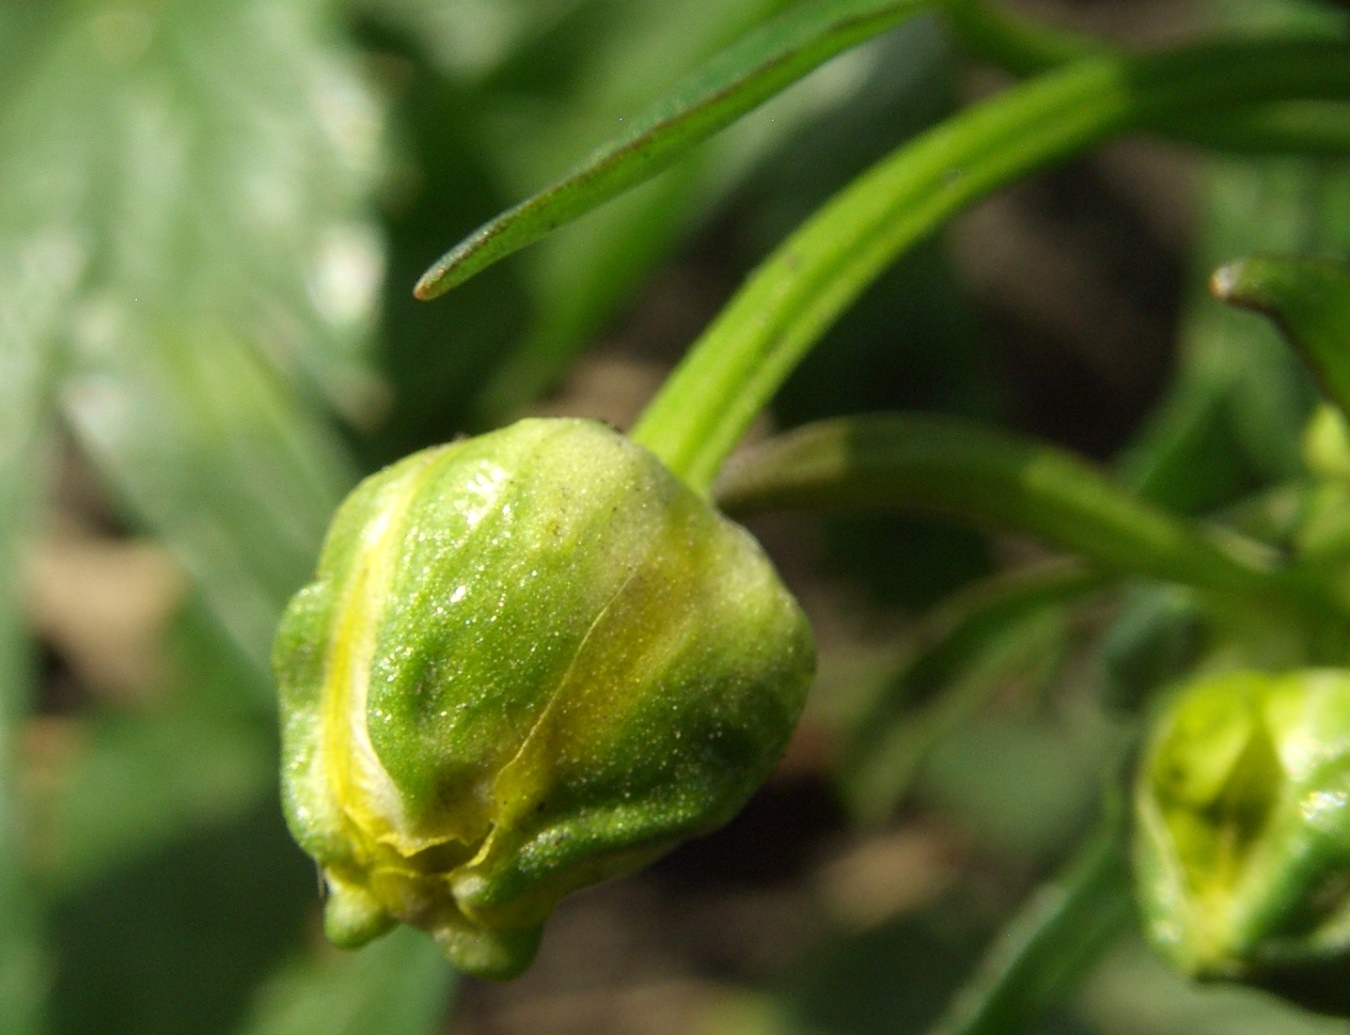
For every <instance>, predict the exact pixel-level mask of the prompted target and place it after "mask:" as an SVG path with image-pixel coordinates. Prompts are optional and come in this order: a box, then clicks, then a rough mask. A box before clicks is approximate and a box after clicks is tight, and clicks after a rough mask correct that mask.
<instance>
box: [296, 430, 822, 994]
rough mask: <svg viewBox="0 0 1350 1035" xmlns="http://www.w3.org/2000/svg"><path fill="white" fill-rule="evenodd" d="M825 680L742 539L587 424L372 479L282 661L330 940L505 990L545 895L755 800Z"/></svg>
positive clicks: (422, 456) (299, 824)
mask: <svg viewBox="0 0 1350 1035" xmlns="http://www.w3.org/2000/svg"><path fill="white" fill-rule="evenodd" d="M814 663H815V662H814V649H813V647H812V644H811V637H810V630H809V627H808V626H807V623H806V619H805V617H804V616H803V615H802V613H801V610H800V608H799V607H798V606H797V604H796V602H795V601H794V600H793V598H792V596H791V595H790V594H789V593H788V592H787V590H786V589H785V588H784V587H783V585H782V584H781V582H780V581H779V579H778V577H777V575H776V573H775V572H774V570H773V568H772V566H771V565H770V563H769V561H768V560H767V558H766V557H765V556H764V554H763V552H762V551H761V550H760V548H759V546H758V544H757V543H756V542H755V541H754V540H753V539H752V538H751V537H750V535H749V534H748V533H746V532H745V531H744V530H743V529H741V528H740V527H739V526H737V525H735V524H733V523H731V522H730V521H728V520H726V519H725V518H723V517H722V516H721V515H720V514H718V513H717V512H716V511H715V510H714V509H712V507H711V506H709V505H708V504H707V503H706V502H705V501H704V500H702V499H700V498H699V497H697V496H696V495H695V494H694V493H693V492H691V491H690V490H689V489H688V488H687V487H685V486H684V485H683V484H682V483H681V482H679V481H678V480H677V479H676V478H675V477H674V476H672V475H671V474H670V473H669V472H668V471H667V470H666V469H665V468H664V467H663V466H662V465H661V463H660V462H659V461H658V460H657V459H656V458H655V457H653V456H652V455H651V454H650V453H648V452H646V451H645V450H644V449H642V448H641V447H639V446H637V445H635V444H633V443H631V442H629V441H628V440H626V439H624V438H623V437H622V436H620V435H618V434H617V433H615V432H613V431H611V430H609V429H608V428H606V427H605V426H603V425H600V424H597V423H593V422H590V421H582V420H527V421H522V422H520V423H518V424H516V425H513V426H512V427H509V428H506V429H504V430H501V431H497V432H493V433H491V434H488V435H483V436H481V437H478V438H474V439H467V440H463V441H459V442H455V443H452V444H450V445H447V446H442V447H440V448H436V449H429V450H426V451H424V452H421V453H417V454H414V455H413V456H410V457H408V458H406V459H405V460H403V461H401V462H399V463H397V464H395V465H393V466H392V467H389V468H387V469H386V470H384V471H381V472H380V473H378V474H376V475H374V476H372V477H371V478H368V479H367V480H366V481H365V482H363V483H362V484H361V485H360V486H359V487H358V488H357V489H356V490H355V491H354V492H353V493H352V495H351V496H350V497H349V498H348V499H347V501H346V502H345V503H344V504H343V506H342V508H341V509H340V510H339V511H338V513H337V516H336V517H335V519H334V521H333V525H332V528H331V529H330V531H329V534H328V540H327V542H326V544H325V546H324V550H323V555H322V557H321V559H320V561H319V569H318V574H317V578H316V581H315V582H314V583H312V584H311V585H309V586H308V587H306V588H305V589H304V590H302V591H301V592H300V593H299V594H298V595H297V596H296V597H295V599H294V600H293V601H292V602H291V604H290V607H289V608H288V609H287V611H286V614H285V616H284V618H283V619H282V622H281V628H280V631H279V633H278V636H277V642H276V649H275V666H276V671H277V676H278V680H279V682H280V690H281V712H282V721H283V763H282V765H283V769H282V784H283V796H284V804H285V809H286V815H287V819H288V821H289V824H290V827H291V830H292V832H293V833H294V836H295V838H296V840H297V841H298V842H299V843H300V845H301V846H302V847H303V848H304V849H305V850H306V851H307V852H309V854H311V855H312V856H313V857H314V858H315V859H316V860H317V861H318V863H319V865H320V867H321V868H322V871H323V875H324V879H325V882H326V884H327V887H328V889H329V896H328V900H327V904H326V911H325V917H324V921H325V929H326V931H327V933H328V935H329V937H330V938H331V939H332V940H333V941H334V942H335V943H337V944H339V945H343V946H357V945H360V944H363V943H364V942H366V941H368V940H369V939H371V938H373V937H375V936H376V935H378V934H380V933H382V932H383V931H385V930H387V929H388V928H389V927H390V926H391V925H392V924H393V923H394V922H396V921H403V922H406V923H410V924H414V925H416V926H418V927H421V928H423V929H425V930H427V931H428V932H430V933H431V935H432V936H433V937H434V938H435V939H436V941H437V942H438V943H439V944H440V946H441V948H442V949H443V950H444V952H445V953H446V955H447V956H448V957H449V958H450V960H451V961H452V962H454V963H455V964H456V965H457V966H459V967H460V968H461V969H463V970H466V971H469V972H472V973H477V974H482V975H486V976H492V977H509V976H513V975H514V974H517V973H519V972H520V971H521V970H523V969H524V968H525V966H526V965H528V963H529V961H530V959H531V958H532V956H533V955H534V952H535V948H536V946H537V944H538V940H539V936H540V932H541V930H542V925H543V923H544V921H545V919H546V918H547V917H548V915H549V913H550V912H551V911H552V909H553V907H554V905H555V903H556V902H557V900H558V898H559V897H560V896H561V895H563V894H565V893H566V892H568V891H570V890H573V889H575V888H578V887H581V886H583V885H586V884H591V883H593V882H596V881H599V880H603V879H605V878H608V877H612V876H615V875H618V874H622V873H626V872H630V871H632V870H634V869H637V868H639V867H641V866H643V865H646V864H647V863H649V862H650V861H652V860H653V859H655V858H656V857H657V856H659V855H661V854H662V853H664V852H666V851H667V850H669V849H670V848H672V847H673V846H674V845H676V844H677V843H678V842H680V841H681V840H684V839H685V838H688V837H691V836H693V835H697V834H700V833H704V832H707V831H709V830H711V829H713V828H715V827H717V826H719V825H720V824H722V823H724V822H725V821H726V820H727V819H729V818H730V817H731V816H732V814H733V813H735V812H736V810H737V809H738V808H740V806H741V805H742V804H744V802H745V801H746V799H747V798H748V797H749V796H750V794H751V793H752V792H753V791H754V790H755V788H756V787H757V786H758V785H759V784H760V783H761V782H762V781H763V780H764V779H765V778H766V777H767V776H768V774H769V772H770V770H771V769H772V768H773V766H774V764H775V763H776V761H777V760H778V758H779V756H780V755H781V754H782V751H783V749H784V747H785V745H786V743H787V739H788V736H789V734H790V733H791V730H792V727H793V724H794V723H795V721H796V719H797V716H798V714H799V712H800V710H801V707H802V704H803V701H804V698H805V694H806V690H807V687H808V684H809V682H810V678H811V675H812V672H813V669H814Z"/></svg>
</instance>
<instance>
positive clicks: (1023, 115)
mask: <svg viewBox="0 0 1350 1035" xmlns="http://www.w3.org/2000/svg"><path fill="white" fill-rule="evenodd" d="M1347 94H1350V60H1347V50H1346V48H1345V46H1343V45H1341V44H1326V43H1322V42H1313V43H1268V44H1226V45H1205V46H1197V47H1190V48H1182V49H1178V50H1175V51H1171V52H1165V53H1159V54H1152V55H1147V56H1142V57H1131V58H1117V57H1102V58H1097V57H1093V58H1085V59H1083V60H1081V61H1076V62H1073V63H1071V64H1069V65H1066V66H1063V67H1061V68H1059V69H1056V70H1055V71H1053V72H1050V73H1047V74H1045V75H1043V76H1041V77H1039V78H1038V79H1035V80H1032V81H1030V82H1028V83H1025V84H1023V85H1022V86H1020V87H1016V88H1014V89H1012V90H1010V91H1008V92H1007V93H1005V94H1002V95H1000V96H999V97H996V98H994V99H993V100H991V101H988V102H986V103H985V104H983V105H980V106H976V107H973V108H970V109H968V110H967V111H965V112H964V113H962V114H961V115H960V116H958V117H956V118H953V119H949V120H948V121H947V122H945V123H943V124H942V125H941V126H940V127H937V128H936V129H933V130H930V131H929V132H928V133H926V134H924V135H923V136H922V137H920V138H918V139H917V140H915V141H914V142H913V143H912V144H910V145H908V146H907V147H904V148H902V149H900V150H899V151H897V152H896V153H894V154H892V155H891V156H890V157H888V158H886V159H884V160H883V161H882V162H880V163H878V164H877V165H876V166H874V167H873V168H872V169H871V170H870V171H869V172H867V173H866V174H864V175H863V176H861V177H859V178H858V179H857V180H855V181H854V183H853V184H852V185H850V186H849V187H848V188H846V189H845V190H844V191H842V192H841V193H840V194H838V195H836V197H835V198H834V199H833V200H832V201H831V202H830V203H829V204H827V205H826V206H825V207H824V208H822V209H821V210H819V211H818V212H817V213H816V215H815V216H814V217H812V218H811V219H810V220H809V221H808V222H807V223H806V224H804V225H803V226H802V227H801V228H800V229H799V230H798V231H797V232H796V233H795V234H794V235H793V236H792V237H790V238H789V239H788V240H787V241H786V242H784V244H783V245H781V246H780V248H779V249H778V251H777V252H775V253H774V255H772V256H771V257H770V258H769V259H768V260H767V261H766V262H765V263H764V264H763V265H761V266H760V268H759V270H758V271H757V272H756V274H755V275H754V276H753V277H752V279H751V280H750V281H749V282H748V283H747V284H746V285H745V286H744V287H743V288H742V289H741V290H740V292H739V293H738V294H737V295H736V297H735V298H734V299H733V300H732V302H731V303H730V304H729V305H728V306H727V307H726V308H725V309H724V310H723V311H722V314H721V316H720V317H719V318H718V320H717V321H716V322H715V323H714V324H713V325H712V326H711V327H710V328H709V329H708V330H707V331H706V332H705V333H704V335H703V337H702V338H700V339H699V341H698V342H697V343H696V344H695V346H694V348H693V350H692V351H691V352H690V354H689V355H688V356H687V357H686V359H685V361H684V363H683V364H681V366H680V368H679V369H678V370H677V371H676V373H675V375H674V376H673V377H672V378H671V379H670V380H668V381H667V382H666V384H665V386H664V387H663V389H662V391H661V393H660V394H659V395H658V396H657V398H656V399H655V400H653V401H652V403H651V404H650V405H649V407H648V408H647V410H646V412H645V413H644V414H643V416H642V418H641V420H640V421H639V423H638V426H637V427H636V428H635V429H634V432H633V435H634V438H635V439H636V440H637V441H639V442H641V443H642V444H643V445H645V446H647V447H648V448H649V449H651V450H652V451H653V452H654V453H656V454H657V455H658V456H660V457H661V458H662V460H664V461H665V463H666V464H667V466H669V467H670V468H671V469H672V470H673V471H675V472H677V473H678V474H679V475H680V476H681V477H683V478H684V479H685V480H686V482H688V483H689V484H690V485H691V486H693V487H694V488H695V489H696V490H700V491H706V488H707V487H708V486H709V485H710V484H711V483H712V480H713V478H714V477H715V476H716V473H717V470H718V469H719V468H720V467H721V465H722V462H723V461H724V460H725V458H726V457H727V455H729V453H730V452H731V449H732V448H733V447H734V445H735V443H736V442H737V441H738V440H739V439H740V437H741V435H743V434H744V432H745V430H746V429H747V428H748V427H749V426H750V423H751V422H752V421H753V419H754V417H755V416H756V415H757V414H758V413H759V412H760V411H761V410H762V409H763V407H764V406H765V405H766V404H767V403H768V401H769V399H770V398H771V397H772V395H773V393H774V392H775V391H776V390H777V388H778V386H779V385H780V384H781V383H782V380H783V379H784V378H785V377H786V376H787V375H788V373H790V372H791V370H792V369H793V367H794V366H795V365H796V364H797V363H798V362H799V361H800V360H801V358H802V356H803V355H805V353H806V352H807V351H808V350H809V349H810V347H811V346H812V345H813V344H815V342H816V341H817V340H818V339H819V338H820V336H821V334H822V333H823V332H824V330H825V329H826V328H827V327H828V326H829V325H830V324H831V323H832V322H833V321H834V320H835V319H836V318H837V317H838V315H839V313H840V312H841V311H842V310H843V309H844V308H845V307H847V305H848V304H849V303H851V302H852V301H853V300H854V299H856V298H857V296H858V295H859V294H860V293H861V292H862V290H863V289H864V288H865V287H866V286H867V285H868V284H870V283H871V282H872V280H873V279H874V278H875V277H876V276H877V275H878V274H879V273H880V271H881V270H882V269H884V268H885V267H886V266H887V265H888V264H889V263H891V262H892V261H894V259H895V258H896V257H897V256H898V255H899V254H900V253H901V252H902V251H903V250H904V249H906V248H907V247H909V246H911V245H913V244H914V243H916V242H917V241H919V240H920V239H922V238H924V237H926V236H927V235H928V234H930V233H931V232H932V231H933V230H935V229H936V228H937V227H938V226H940V225H941V224H942V223H943V222H944V221H945V220H946V219H948V218H950V217H951V216H952V215H954V214H955V213H957V212H959V211H960V210H961V209H963V208H964V207H965V206H966V205H968V204H971V203H973V202H974V201H976V200H978V199H979V198H982V197H984V196H986V195H987V194H989V193H991V192H992V191H994V190H996V189H997V188H999V187H1000V186H1002V185H1004V184H1006V183H1008V182H1009V181H1011V180H1013V179H1015V178H1017V177H1018V176H1020V175H1024V174H1025V173H1027V172H1028V171H1030V170H1033V169H1037V168H1041V167H1044V166H1045V165H1047V164H1049V163H1051V162H1054V161H1056V160H1059V159H1062V158H1065V157H1067V156H1068V155H1070V154H1073V153H1075V152H1077V151H1080V150H1082V149H1083V148H1085V147H1087V146H1089V145H1091V144H1094V143H1097V142H1099V141H1100V140H1102V139H1104V138H1106V137H1108V136H1110V135H1112V134H1115V133H1118V132H1121V131H1124V130H1126V129H1131V128H1139V127H1142V126H1146V125H1149V124H1151V122H1152V121H1154V120H1156V119H1158V118H1160V117H1162V116H1163V115H1164V114H1165V113H1167V112H1175V111H1202V110H1224V109H1226V108H1228V107H1230V106H1232V105H1233V104H1236V103H1243V104H1250V103H1255V102H1264V101H1268V100H1269V101H1274V100H1280V99H1292V98H1297V97H1303V96H1307V97H1314V98H1317V97H1337V96H1345V95H1347Z"/></svg>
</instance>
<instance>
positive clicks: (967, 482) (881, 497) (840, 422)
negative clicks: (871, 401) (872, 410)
mask: <svg viewBox="0 0 1350 1035" xmlns="http://www.w3.org/2000/svg"><path fill="white" fill-rule="evenodd" d="M716 495H717V501H718V503H719V505H721V506H722V507H724V508H725V509H726V510H728V511H729V512H731V513H733V514H744V513H752V512H755V511H760V510H767V509H776V508H782V507H808V508H812V509H818V508H829V507H877V506H881V507H894V506H904V507H925V508H930V509H935V510H941V511H945V512H948V513H954V514H958V515H960V516H963V517H966V518H969V519H973V520H975V521H977V522H980V523H984V524H991V525H994V526H997V527H1000V528H1007V529H1016V530H1018V531H1020V532H1023V533H1026V534H1028V535H1031V536H1034V537H1035V538H1037V539H1039V540H1041V541H1042V542H1044V543H1047V544H1048V545H1051V546H1055V547H1058V548H1060V549H1063V550H1067V551H1069V552H1071V553H1074V554H1077V555H1078V556H1079V557H1082V558H1084V559H1085V560H1088V561H1090V562H1092V563H1094V564H1097V565H1100V566H1101V567H1103V568H1105V569H1107V570H1109V571H1115V572H1127V573H1138V574H1146V575H1151V576H1154V577H1156V578H1161V579H1165V580H1168V581H1172V582H1180V583H1183V584H1185V585H1191V586H1196V587H1198V588H1201V589H1208V590H1216V591H1219V592H1236V593H1254V594H1257V595H1268V594H1270V593H1272V592H1273V591H1274V589H1275V587H1276V585H1277V584H1278V583H1280V580H1281V577H1280V575H1279V574H1278V573H1276V572H1275V571H1273V570H1272V569H1273V565H1272V563H1271V559H1270V557H1269V556H1268V554H1267V552H1266V551H1265V549H1264V548H1263V547H1262V545H1261V544H1259V543H1256V542H1254V541H1252V540H1248V539H1245V538H1242V537H1240V536H1236V535H1231V534H1230V535H1228V536H1226V537H1221V536H1220V534H1219V532H1218V530H1211V529H1208V528H1205V527H1204V526H1201V525H1198V524H1196V523H1194V522H1190V521H1187V520H1185V519H1182V518H1178V517H1175V516H1173V515H1171V514H1168V513H1167V512H1165V511H1163V510H1160V509H1158V508H1157V507H1155V506H1152V505H1151V504H1148V503H1146V502H1144V501H1142V500H1140V499H1138V498H1137V497H1135V496H1133V495H1132V494H1131V493H1130V492H1129V491H1128V490H1126V489H1125V488H1124V487H1122V486H1120V485H1118V484H1117V483H1116V482H1114V481H1113V480H1112V479H1111V478H1110V477H1109V476H1108V475H1107V474H1106V473H1105V472H1103V471H1101V470H1099V469H1098V468H1096V467H1094V466H1092V465H1091V464H1089V463H1086V462H1084V461H1082V460H1079V459H1078V458H1077V457H1075V456H1074V455H1073V454H1072V453H1069V452H1066V451H1064V450H1061V449H1056V448H1054V447H1053V446H1049V445H1044V444H1041V443H1037V442H1034V441H1031V440H1026V439H1022V438H1020V437H1017V436H1014V435H1011V434H1009V433H1007V432H999V431H993V430H989V429H985V428H981V427H978V426H976V425H972V424H969V423H967V422H965V421H961V420H959V419H956V418H951V417H937V416H927V415H920V414H904V415H885V416H875V417H860V418H841V419H837V420H826V421H820V422H817V423H815V424H810V425H807V426H805V427H802V428H798V429H797V430H795V431H792V432H789V433H787V434H785V435H780V436H778V437H776V438H773V439H770V440H769V441H767V442H764V443H761V444H760V445H758V446H756V447H755V448H754V449H752V450H750V451H749V452H747V453H746V454H745V455H744V457H742V458H738V461H737V463H736V464H735V465H734V466H733V467H731V468H729V469H728V470H727V472H726V475H725V477H724V478H723V479H722V480H721V481H720V482H719V483H718V486H717V494H716Z"/></svg>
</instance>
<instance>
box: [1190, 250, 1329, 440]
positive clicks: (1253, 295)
mask: <svg viewBox="0 0 1350 1035" xmlns="http://www.w3.org/2000/svg"><path fill="white" fill-rule="evenodd" d="M1210 288H1211V290H1212V291H1213V292H1214V294H1215V296H1216V297H1217V298H1219V299H1220V300H1221V301H1224V302H1227V303H1229V304H1230V305H1235V306H1238V307H1239V308H1242V309H1252V310H1255V311H1256V312H1259V313H1262V314H1264V315H1265V316H1268V317H1270V319H1271V320H1273V321H1274V322H1275V324H1276V326H1278V327H1279V328H1280V330H1281V332H1282V333H1283V334H1284V336H1285V338H1286V339H1287V340H1288V342H1289V344H1290V345H1292V346H1293V348H1294V350H1295V351H1296V352H1298V354H1299V355H1300V356H1302V357H1303V359H1304V361H1305V362H1306V363H1307V364H1308V366H1309V367H1310V368H1311V369H1312V372H1313V374H1314V376H1315V377H1316V378H1317V380H1318V383H1319V384H1320V385H1321V386H1322V390H1323V392H1325V393H1326V396H1327V398H1328V399H1330V400H1331V402H1333V403H1334V404H1335V405H1336V406H1338V407H1339V408H1340V410H1341V412H1342V413H1343V414H1350V266H1346V264H1345V263H1343V262H1337V261H1336V260H1334V259H1316V258H1300V257H1296V256H1276V255H1269V256H1256V257H1253V258H1250V259H1240V260H1238V261H1237V262H1232V263H1229V264H1228V265H1226V266H1223V267H1221V268H1220V269H1218V270H1217V271H1215V273H1214V276H1213V278H1212V279H1211V281H1210Z"/></svg>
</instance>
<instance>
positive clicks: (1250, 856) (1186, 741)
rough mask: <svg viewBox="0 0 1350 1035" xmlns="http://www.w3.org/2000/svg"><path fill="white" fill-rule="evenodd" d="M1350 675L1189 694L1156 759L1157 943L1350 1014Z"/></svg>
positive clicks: (1150, 917) (1149, 796)
mask: <svg viewBox="0 0 1350 1035" xmlns="http://www.w3.org/2000/svg"><path fill="white" fill-rule="evenodd" d="M1347 802H1350V673H1347V672H1343V671H1339V670H1308V671H1300V672H1291V673H1287V674H1284V675H1279V676H1273V675H1268V674H1263V673H1254V672H1237V673H1229V674H1226V675H1222V676H1218V677H1211V678H1208V679H1205V680H1202V681H1200V682H1198V683H1196V684H1194V685H1192V686H1190V687H1188V688H1186V689H1185V690H1184V691H1183V692H1182V693H1181V694H1180V695H1179V696H1178V697H1177V698H1176V699H1175V700H1174V701H1173V702H1171V704H1170V706H1169V707H1168V709H1167V710H1166V712H1165V714H1164V715H1163V716H1162V721H1161V722H1160V723H1159V725H1158V726H1157V728H1156V730H1155V731H1154V736H1153V738H1152V744H1151V746H1150V747H1149V749H1148V751H1147V754H1146V757H1145V759H1144V764H1143V769H1142V771H1141V775H1140V780H1139V785H1138V794H1137V800H1136V807H1137V817H1138V830H1137V833H1136V843H1135V864H1136V875H1137V878H1138V890H1139V898H1140V904H1141V907H1142V910H1143V917H1144V924H1145V929H1146V931H1147V933H1148V935H1149V937H1150V938H1151V940H1152V941H1153V943H1154V945H1155V946H1156V947H1157V948H1158V949H1160V950H1161V951H1162V952H1163V953H1164V954H1165V955H1166V956H1168V957H1169V958H1170V959H1171V960H1172V961H1173V962H1174V963H1175V964H1176V965H1177V966H1179V967H1180V968H1181V969H1182V970H1184V971H1186V972H1188V973H1189V974H1191V975H1193V976H1195V977H1200V978H1232V979H1242V980H1247V981H1251V982H1253V983H1256V984H1259V985H1262V986H1264V987H1267V988H1270V989H1271V990H1273V991H1276V992H1279V993H1280V994H1283V995H1285V996H1287V997H1289V998H1291V999H1294V1000H1295V1001H1297V1002H1300V1003H1302V1004H1303V1005H1306V1006H1311V1007H1314V1008H1319V1009H1344V1008H1345V1007H1346V1006H1347V1005H1350V991H1347V987H1348V986H1350V981H1348V980H1347V978H1350V807H1348V806H1347Z"/></svg>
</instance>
